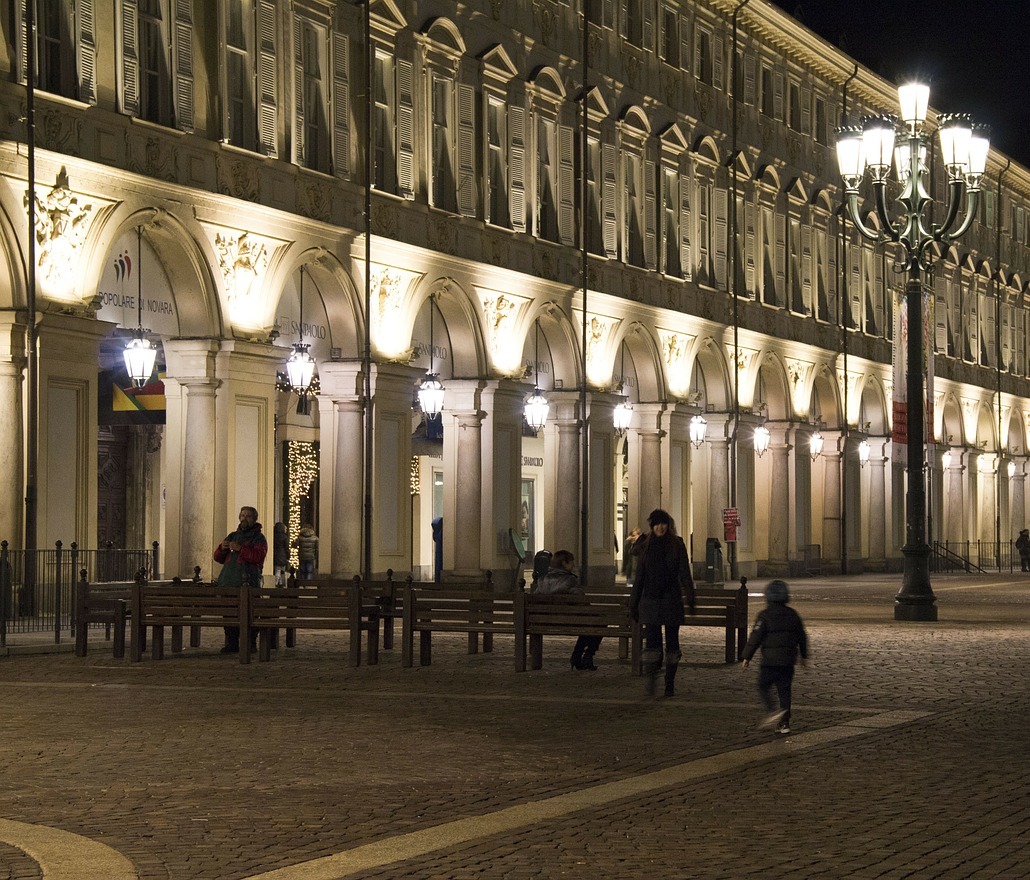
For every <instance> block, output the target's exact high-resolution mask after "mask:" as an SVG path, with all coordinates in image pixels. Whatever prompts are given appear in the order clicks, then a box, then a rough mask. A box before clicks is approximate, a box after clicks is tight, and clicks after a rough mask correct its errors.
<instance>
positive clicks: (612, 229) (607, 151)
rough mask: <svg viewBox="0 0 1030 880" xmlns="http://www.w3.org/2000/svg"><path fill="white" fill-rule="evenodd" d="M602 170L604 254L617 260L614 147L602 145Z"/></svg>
mask: <svg viewBox="0 0 1030 880" xmlns="http://www.w3.org/2000/svg"><path fill="white" fill-rule="evenodd" d="M601 153H602V156H603V159H602V162H601V164H602V166H603V168H604V252H605V254H606V255H607V257H608V259H609V260H617V259H618V258H619V241H618V232H619V230H618V214H617V210H616V192H617V189H618V186H617V183H616V180H615V147H614V145H612V144H604V145H603V146H602V147H601Z"/></svg>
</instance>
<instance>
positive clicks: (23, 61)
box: [15, 0, 29, 83]
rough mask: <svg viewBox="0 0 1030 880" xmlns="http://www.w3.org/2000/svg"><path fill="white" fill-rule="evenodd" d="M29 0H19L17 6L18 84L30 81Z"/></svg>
mask: <svg viewBox="0 0 1030 880" xmlns="http://www.w3.org/2000/svg"><path fill="white" fill-rule="evenodd" d="M28 2H29V0H19V2H18V4H17V5H16V6H15V9H16V10H17V14H18V16H19V19H18V82H22V83H28V81H29V73H28V71H29V32H28V25H27V24H26V22H25V14H26V9H25V7H26V4H27V3H28Z"/></svg>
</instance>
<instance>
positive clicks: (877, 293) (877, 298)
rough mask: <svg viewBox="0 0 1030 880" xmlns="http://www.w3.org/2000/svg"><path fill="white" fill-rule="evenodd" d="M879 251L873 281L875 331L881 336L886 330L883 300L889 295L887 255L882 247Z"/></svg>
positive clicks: (874, 258)
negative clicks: (884, 274)
mask: <svg viewBox="0 0 1030 880" xmlns="http://www.w3.org/2000/svg"><path fill="white" fill-rule="evenodd" d="M877 251H878V253H875V254H873V261H874V263H875V268H874V270H873V271H874V273H875V278H874V281H873V320H874V321H875V323H876V327H875V328H874V332H875V333H876V335H877V336H879V335H881V334H882V333H883V331H884V314H883V301H884V299H885V297H886V296H887V290H886V285H885V283H884V276H883V261H884V260H885V259H887V257H886V254H884V253H883V251H882V249H881V248H877Z"/></svg>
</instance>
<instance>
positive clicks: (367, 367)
mask: <svg viewBox="0 0 1030 880" xmlns="http://www.w3.org/2000/svg"><path fill="white" fill-rule="evenodd" d="M364 31H365V348H364V351H363V353H362V369H363V371H364V373H365V377H364V378H365V406H364V416H365V448H364V450H363V453H364V456H363V458H364V471H365V475H364V483H365V487H364V488H365V503H364V523H363V526H362V530H361V533H362V542H363V544H362V573H363V574H364V576H365V580H366V581H368V580H371V579H372V433H373V431H372V428H373V426H372V416H373V411H372V100H373V98H372V88H373V84H374V81H375V57H376V56H375V48H374V47H373V46H372V0H365V16H364ZM338 476H339V475H337V477H338Z"/></svg>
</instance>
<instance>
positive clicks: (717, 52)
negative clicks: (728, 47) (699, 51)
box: [712, 37, 726, 89]
mask: <svg viewBox="0 0 1030 880" xmlns="http://www.w3.org/2000/svg"><path fill="white" fill-rule="evenodd" d="M723 52H724V49H723V39H722V37H715V38H714V39H713V40H712V85H713V86H714V87H715V88H717V89H721V88H722V87H723V80H722V71H723V67H725V63H726V62H725V59H724V58H723Z"/></svg>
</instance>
